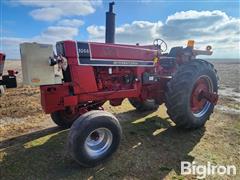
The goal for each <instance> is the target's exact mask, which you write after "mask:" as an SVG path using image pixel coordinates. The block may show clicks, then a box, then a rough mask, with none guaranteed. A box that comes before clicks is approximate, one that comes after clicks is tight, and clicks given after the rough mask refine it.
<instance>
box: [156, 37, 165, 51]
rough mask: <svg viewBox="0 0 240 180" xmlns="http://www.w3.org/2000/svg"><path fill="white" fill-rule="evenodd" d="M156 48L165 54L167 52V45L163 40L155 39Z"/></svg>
mask: <svg viewBox="0 0 240 180" xmlns="http://www.w3.org/2000/svg"><path fill="white" fill-rule="evenodd" d="M153 45H154V47H156V48H158V49H159V50H160V51H161V52H165V51H166V50H167V43H166V42H165V41H164V40H162V39H155V40H154V41H153Z"/></svg>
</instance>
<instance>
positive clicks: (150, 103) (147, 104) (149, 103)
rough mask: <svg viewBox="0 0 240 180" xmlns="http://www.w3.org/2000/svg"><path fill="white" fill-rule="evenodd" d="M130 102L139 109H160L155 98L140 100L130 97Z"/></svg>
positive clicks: (142, 110) (141, 110)
mask: <svg viewBox="0 0 240 180" xmlns="http://www.w3.org/2000/svg"><path fill="white" fill-rule="evenodd" d="M128 101H129V102H130V104H131V105H132V106H133V107H135V108H136V110H137V111H140V112H144V111H155V110H157V109H158V107H159V105H158V104H156V102H155V100H154V99H147V100H145V101H140V100H138V99H136V98H129V99H128Z"/></svg>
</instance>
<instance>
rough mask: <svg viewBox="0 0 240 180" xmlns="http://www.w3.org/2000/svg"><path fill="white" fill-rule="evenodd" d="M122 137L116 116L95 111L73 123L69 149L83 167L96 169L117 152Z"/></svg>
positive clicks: (69, 137)
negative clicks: (95, 167)
mask: <svg viewBox="0 0 240 180" xmlns="http://www.w3.org/2000/svg"><path fill="white" fill-rule="evenodd" d="M121 135H122V129H121V126H120V124H119V122H118V120H117V118H116V117H115V116H113V115H112V114H111V113H108V112H105V111H99V110H93V111H89V112H87V113H85V114H83V115H82V116H80V117H79V118H78V119H77V120H76V121H75V122H74V123H73V125H72V127H71V129H70V133H69V136H68V148H69V151H70V154H71V155H72V157H73V158H74V159H75V160H76V161H77V162H78V163H79V164H80V165H81V166H84V167H94V166H96V165H98V164H99V163H101V162H102V161H104V160H105V159H107V158H108V157H110V156H111V155H112V154H113V153H114V152H115V151H116V150H117V148H118V145H119V143H120V139H121Z"/></svg>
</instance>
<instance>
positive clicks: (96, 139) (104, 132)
mask: <svg viewBox="0 0 240 180" xmlns="http://www.w3.org/2000/svg"><path fill="white" fill-rule="evenodd" d="M112 141H113V135H112V132H111V131H110V130H109V129H107V128H98V129H95V130H94V131H92V132H91V133H90V134H89V135H88V137H87V138H86V140H85V143H84V148H85V151H86V152H87V154H88V155H89V156H90V157H91V158H94V159H95V158H98V157H100V156H101V155H103V154H104V153H105V152H106V151H107V150H108V149H109V148H110V146H111V145H112Z"/></svg>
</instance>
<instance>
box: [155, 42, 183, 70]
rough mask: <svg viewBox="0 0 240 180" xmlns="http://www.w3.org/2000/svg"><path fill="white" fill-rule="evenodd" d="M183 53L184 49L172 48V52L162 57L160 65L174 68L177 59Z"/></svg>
mask: <svg viewBox="0 0 240 180" xmlns="http://www.w3.org/2000/svg"><path fill="white" fill-rule="evenodd" d="M182 52H183V47H181V46H180V47H173V48H171V50H170V52H169V53H168V54H166V55H165V56H164V55H163V56H161V57H160V61H159V62H160V65H161V66H162V67H164V68H167V69H169V68H172V67H174V66H175V63H176V57H177V56H179V55H181V54H182Z"/></svg>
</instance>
